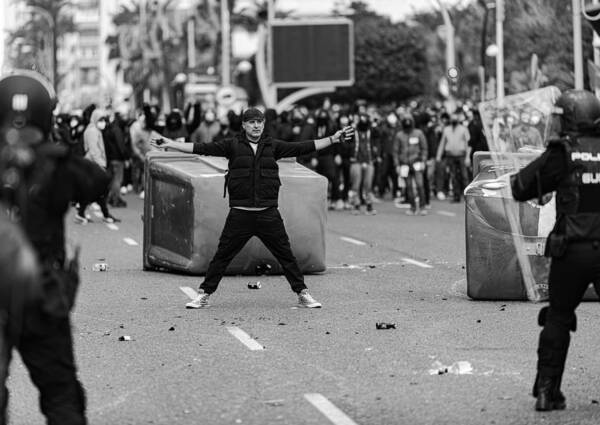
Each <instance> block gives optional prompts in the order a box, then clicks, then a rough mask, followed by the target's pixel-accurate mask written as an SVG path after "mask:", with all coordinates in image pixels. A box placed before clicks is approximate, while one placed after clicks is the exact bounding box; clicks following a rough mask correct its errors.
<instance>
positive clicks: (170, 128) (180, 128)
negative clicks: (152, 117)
mask: <svg viewBox="0 0 600 425" xmlns="http://www.w3.org/2000/svg"><path fill="white" fill-rule="evenodd" d="M166 121H167V122H166V126H165V131H164V132H163V135H164V136H165V137H168V138H169V139H173V140H177V141H182V140H185V138H186V137H188V132H187V130H186V128H185V126H184V125H183V117H182V115H181V111H179V109H173V110H172V111H171V112H170V113H169V115H167V120H166Z"/></svg>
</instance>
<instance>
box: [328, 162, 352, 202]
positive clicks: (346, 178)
mask: <svg viewBox="0 0 600 425" xmlns="http://www.w3.org/2000/svg"><path fill="white" fill-rule="evenodd" d="M342 180H343V184H342ZM333 186H334V189H335V190H332V192H331V197H332V199H333V200H334V201H337V200H338V199H341V200H343V201H347V200H348V191H349V190H350V162H349V161H348V160H347V159H342V163H341V164H340V165H336V166H335V179H334V182H333ZM340 186H341V187H342V188H341V189H340Z"/></svg>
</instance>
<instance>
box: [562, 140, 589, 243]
mask: <svg viewBox="0 0 600 425" xmlns="http://www.w3.org/2000/svg"><path fill="white" fill-rule="evenodd" d="M558 143H561V144H562V145H563V146H564V152H565V160H566V162H567V170H568V174H567V176H566V177H565V178H564V179H563V181H562V182H561V183H560V184H559V186H558V189H557V192H556V218H557V223H556V230H557V232H558V233H560V234H563V235H565V236H566V238H567V240H569V241H578V240H579V241H581V240H600V137H591V136H580V137H576V138H575V137H573V138H568V139H563V140H561V141H560V142H558Z"/></svg>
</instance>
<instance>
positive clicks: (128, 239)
mask: <svg viewBox="0 0 600 425" xmlns="http://www.w3.org/2000/svg"><path fill="white" fill-rule="evenodd" d="M123 241H124V242H125V243H126V244H127V245H130V246H137V245H139V244H138V243H137V242H136V241H134V240H133V239H131V238H123Z"/></svg>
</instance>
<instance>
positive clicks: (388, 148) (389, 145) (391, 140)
mask: <svg viewBox="0 0 600 425" xmlns="http://www.w3.org/2000/svg"><path fill="white" fill-rule="evenodd" d="M397 132H398V116H397V115H396V113H395V112H390V113H389V114H388V115H387V117H386V118H385V124H384V125H383V126H382V128H381V131H380V137H381V139H380V143H381V157H382V164H381V173H380V180H379V184H378V188H379V197H380V198H382V199H383V197H384V196H385V191H386V189H387V188H388V187H389V182H390V180H391V182H392V185H391V192H392V198H396V196H397V194H398V174H397V173H396V167H395V166H394V144H395V138H396V133H397Z"/></svg>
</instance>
